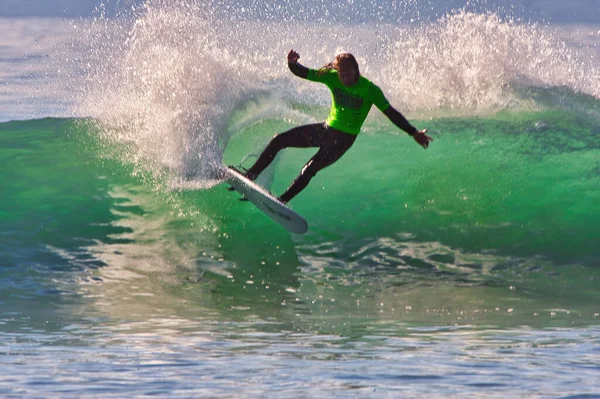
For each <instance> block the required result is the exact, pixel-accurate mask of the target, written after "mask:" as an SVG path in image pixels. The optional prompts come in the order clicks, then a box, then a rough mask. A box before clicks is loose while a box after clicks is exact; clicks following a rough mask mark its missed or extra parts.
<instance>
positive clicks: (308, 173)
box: [300, 161, 321, 179]
mask: <svg viewBox="0 0 600 399" xmlns="http://www.w3.org/2000/svg"><path fill="white" fill-rule="evenodd" d="M319 170H321V168H320V167H319V166H318V165H317V164H315V162H313V161H310V162H309V163H307V164H306V165H304V167H303V168H302V171H301V172H300V175H301V176H302V177H304V178H308V179H312V178H313V177H315V176H316V174H317V173H318V172H319Z"/></svg>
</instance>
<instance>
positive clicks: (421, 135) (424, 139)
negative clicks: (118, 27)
mask: <svg viewBox="0 0 600 399" xmlns="http://www.w3.org/2000/svg"><path fill="white" fill-rule="evenodd" d="M425 133H427V129H423V130H419V131H418V132H417V133H415V135H414V136H413V138H414V139H415V141H416V142H417V143H419V144H420V145H421V146H422V147H423V148H425V149H427V147H429V142H430V141H433V139H432V138H431V137H429V136H428V135H426V134H425Z"/></svg>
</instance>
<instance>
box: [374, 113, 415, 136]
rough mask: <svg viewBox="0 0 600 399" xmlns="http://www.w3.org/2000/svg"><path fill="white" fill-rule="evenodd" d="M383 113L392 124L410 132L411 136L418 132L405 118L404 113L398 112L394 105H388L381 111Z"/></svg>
mask: <svg viewBox="0 0 600 399" xmlns="http://www.w3.org/2000/svg"><path fill="white" fill-rule="evenodd" d="M383 113H384V114H385V116H387V117H388V118H390V120H391V121H392V123H393V124H394V125H396V126H398V127H399V128H400V129H402V130H404V131H405V132H406V133H408V134H410V135H411V136H414V135H415V134H417V133H418V132H419V131H418V130H417V128H416V127H414V126H413V125H411V124H410V123H409V122H408V121H407V120H406V118H405V117H404V115H402V114H401V113H400V112H398V111H397V110H396V109H395V108H394V107H392V106H389V107H388V108H387V109H386V110H385V111H383Z"/></svg>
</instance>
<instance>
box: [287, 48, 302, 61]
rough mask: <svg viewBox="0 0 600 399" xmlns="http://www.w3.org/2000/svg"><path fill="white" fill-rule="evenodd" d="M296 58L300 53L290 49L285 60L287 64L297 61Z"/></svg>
mask: <svg viewBox="0 0 600 399" xmlns="http://www.w3.org/2000/svg"><path fill="white" fill-rule="evenodd" d="M298 58H300V54H298V53H297V52H295V51H294V50H290V52H289V53H288V55H287V62H288V64H295V63H297V62H298Z"/></svg>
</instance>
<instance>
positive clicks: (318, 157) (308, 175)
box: [279, 131, 356, 203]
mask: <svg viewBox="0 0 600 399" xmlns="http://www.w3.org/2000/svg"><path fill="white" fill-rule="evenodd" d="M327 133H328V134H329V135H330V136H331V137H330V138H331V140H330V142H329V143H326V144H325V145H323V146H322V147H321V148H320V149H319V151H318V152H317V153H316V154H315V155H314V156H313V157H312V158H311V159H310V160H309V161H308V163H307V164H306V165H305V166H304V168H302V172H300V175H299V176H298V177H297V178H296V180H294V182H293V183H292V184H291V185H290V186H289V187H288V189H287V190H286V191H285V193H283V194H281V196H280V197H279V200H280V201H281V202H284V203H287V202H289V201H290V200H291V199H292V198H294V197H295V196H296V195H298V194H299V193H300V192H301V191H302V190H304V188H305V187H306V186H307V185H308V183H309V182H310V180H311V179H312V178H313V177H314V176H315V175H316V174H317V172H319V171H320V170H321V169H324V168H326V167H328V166H330V165H331V164H333V163H334V162H336V161H337V160H338V159H340V158H341V157H342V155H344V154H345V153H346V151H348V150H349V149H350V147H351V146H352V144H353V143H354V140H355V139H356V136H354V135H350V134H346V133H342V132H339V131H329V132H327Z"/></svg>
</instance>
